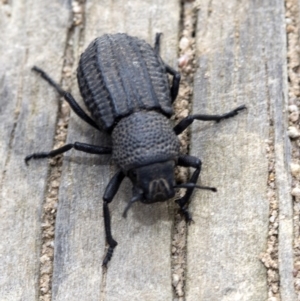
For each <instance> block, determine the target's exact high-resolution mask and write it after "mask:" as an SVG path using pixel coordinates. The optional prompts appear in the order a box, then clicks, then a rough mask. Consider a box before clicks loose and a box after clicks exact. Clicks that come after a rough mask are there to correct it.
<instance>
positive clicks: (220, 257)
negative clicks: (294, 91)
mask: <svg viewBox="0 0 300 301" xmlns="http://www.w3.org/2000/svg"><path fill="white" fill-rule="evenodd" d="M198 2H199V4H200V10H199V12H198V21H197V30H196V47H197V53H196V57H197V64H198V67H197V72H196V76H195V87H194V97H193V112H195V113H196V112H201V113H222V112H226V111H229V110H231V109H232V108H234V107H235V106H237V105H240V104H243V103H245V104H246V105H247V107H248V110H247V111H246V112H243V113H241V114H239V116H237V117H235V118H233V119H229V120H226V121H224V122H222V123H220V124H213V123H207V124H203V123H200V122H195V124H194V125H193V127H192V135H191V140H192V143H191V154H193V155H196V156H199V157H200V158H201V159H202V161H203V173H202V176H201V181H202V183H203V184H207V185H211V186H217V187H218V193H217V194H212V193H206V192H203V191H199V192H197V193H196V194H195V196H194V198H193V202H192V206H191V211H192V212H193V219H194V220H195V223H194V224H192V225H191V226H190V227H189V229H188V241H187V243H188V245H187V271H186V272H187V277H186V299H187V300H188V301H190V300H191V301H193V300H226V301H231V300H259V301H260V300H267V277H266V271H265V268H264V267H263V265H262V264H261V262H260V261H259V255H260V253H262V252H264V251H265V249H266V239H267V232H268V214H269V208H268V206H269V204H268V200H267V196H266V195H267V188H266V185H267V178H268V168H269V167H268V161H267V159H266V140H270V139H273V143H274V145H275V157H276V166H275V168H276V175H277V177H276V187H277V194H276V195H277V198H278V200H279V203H280V206H281V220H282V222H281V223H280V231H279V233H280V242H279V247H280V248H279V257H280V260H281V261H280V266H279V267H280V273H281V300H282V301H293V300H295V296H294V292H293V278H292V264H293V262H292V229H291V226H292V224H291V208H290V204H291V203H290V196H289V191H288V189H289V188H288V187H289V183H288V175H287V161H288V158H287V157H285V156H287V154H288V152H289V150H288V143H287V141H286V136H285V116H284V113H283V112H284V109H285V103H286V74H285V72H286V71H285V70H286V44H285V30H284V1H282V0H277V1H271V0H269V1H267V0H264V1H250V0H243V1H234V0H230V1H226V2H221V1H208V0H207V1H206V0H202V1H198ZM84 7H85V12H84V14H85V21H84V26H83V31H82V33H81V32H80V30H79V29H80V28H77V29H75V35H74V36H75V38H74V39H73V46H72V47H73V50H74V57H73V59H74V64H75V65H74V70H73V74H75V72H76V70H75V69H76V64H77V63H76V62H77V61H78V58H79V54H80V53H81V52H82V51H83V50H84V48H85V47H86V46H87V45H88V44H89V42H90V41H91V40H92V39H94V38H95V37H96V36H99V35H101V34H103V33H112V32H127V33H129V34H132V35H135V36H138V37H141V38H144V39H145V40H147V41H148V42H150V43H153V40H154V36H155V33H156V32H163V33H164V36H163V43H162V49H161V55H162V57H163V58H164V59H165V60H166V62H167V63H168V64H170V65H171V66H174V67H175V68H176V61H177V48H178V38H179V36H180V28H179V25H180V14H181V12H180V1H175V0H172V1H161V0H151V1H138V0H135V1H128V2H125V1H108V0H102V1H92V0H87V1H86V3H85V4H84ZM71 12H72V8H71V3H70V2H69V1H63V0H61V1H58V0H54V1H51V2H49V3H46V2H39V1H35V0H30V1H29V2H28V1H26V2H25V1H14V2H13V3H12V4H11V3H7V2H6V1H4V2H2V4H0V29H1V39H0V53H1V57H0V104H1V106H0V118H1V125H2V126H1V127H0V139H1V140H0V141H1V142H0V143H1V147H0V168H1V182H0V193H1V196H0V236H1V243H0V300H12V301H15V300H38V297H39V277H40V276H39V260H40V254H41V251H40V248H41V228H42V225H41V211H42V203H43V200H44V198H45V195H46V187H47V183H48V182H49V180H48V179H47V174H48V169H49V168H48V164H47V163H46V161H45V162H44V163H43V162H42V161H36V162H30V167H29V168H27V167H26V166H25V164H24V162H23V159H24V157H25V156H26V155H27V154H29V153H31V152H32V151H42V150H48V149H51V148H52V146H53V139H54V132H55V122H56V119H57V112H58V109H57V108H58V104H57V100H58V97H57V94H56V93H55V92H54V91H53V89H52V88H51V87H49V85H48V84H47V83H45V82H44V81H42V80H41V79H40V78H39V77H37V76H36V75H35V74H33V73H32V72H31V71H30V68H31V67H32V66H33V65H34V64H36V65H39V66H41V67H43V68H44V69H45V70H47V71H48V72H49V74H51V75H52V76H53V78H55V79H56V80H57V81H61V77H62V72H61V70H62V66H63V56H64V53H65V49H66V47H67V44H68V36H69V32H70V31H69V26H70V24H71V23H70V22H71V15H72V14H71ZM76 37H77V38H76ZM72 93H73V94H74V96H75V98H76V99H78V100H79V102H80V104H82V101H81V98H80V96H79V92H78V88H77V84H76V81H75V79H74V83H73V87H72ZM270 124H271V125H270ZM272 133H274V138H272V137H273V136H272ZM67 141H68V142H75V141H81V142H86V143H98V141H101V143H102V144H106V143H107V144H108V143H109V141H108V137H106V136H105V135H103V134H99V133H96V131H95V130H93V129H91V128H90V127H88V126H87V125H86V124H84V122H83V121H81V120H79V118H78V117H77V116H75V115H74V114H73V113H71V119H70V123H69V129H68V139H67ZM115 171H116V168H115V167H114V165H113V164H111V162H110V161H109V157H108V156H102V157H98V156H93V155H86V154H84V153H76V152H75V151H71V152H69V153H67V154H66V155H65V158H64V164H63V173H62V179H61V183H60V194H59V207H58V214H57V222H56V237H55V243H54V246H55V259H54V275H53V287H52V293H53V296H52V299H53V300H108V301H111V300H122V301H123V300H124V301H127V300H147V301H148V300H149V301H150V300H172V299H173V298H174V297H173V292H172V286H171V282H172V280H171V259H170V258H171V239H172V237H171V233H172V226H173V225H172V222H173V211H172V210H171V209H170V207H169V204H167V203H165V204H160V205H156V206H151V207H150V206H143V205H135V206H134V207H133V208H132V210H131V211H130V212H129V214H128V217H127V219H126V220H124V219H123V218H122V217H121V215H122V211H123V209H124V207H125V205H126V201H128V199H129V198H130V196H131V189H130V187H131V185H130V183H129V181H124V183H123V185H122V188H121V189H120V191H119V193H118V194H117V196H116V198H115V200H114V201H113V203H112V204H111V206H110V209H111V215H112V231H113V235H114V237H115V239H116V240H117V241H118V243H119V245H118V246H117V248H116V249H115V253H114V257H113V260H112V261H111V263H110V264H109V268H108V271H107V273H106V272H105V273H103V271H102V267H101V263H102V260H103V255H104V251H105V237H104V227H103V220H102V219H103V217H102V195H103V192H104V189H105V187H106V185H107V183H108V181H109V179H110V177H111V176H112V175H113V174H114V172H115Z"/></svg>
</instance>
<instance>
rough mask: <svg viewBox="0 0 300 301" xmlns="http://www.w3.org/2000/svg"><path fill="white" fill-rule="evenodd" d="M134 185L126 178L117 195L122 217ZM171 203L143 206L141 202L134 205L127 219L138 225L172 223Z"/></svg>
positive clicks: (119, 211) (171, 200) (119, 212)
mask: <svg viewBox="0 0 300 301" xmlns="http://www.w3.org/2000/svg"><path fill="white" fill-rule="evenodd" d="M131 191H132V183H131V181H130V180H129V179H128V178H125V179H124V181H123V183H122V186H121V188H120V190H119V192H118V194H117V203H118V204H116V205H115V206H117V207H118V213H117V214H120V215H122V214H123V212H124V209H125V208H126V206H127V204H128V202H129V201H130V200H131V197H132V192H131ZM170 202H174V200H173V199H170V200H168V201H166V202H157V203H152V204H143V203H141V202H137V203H134V204H133V205H132V206H131V207H130V209H129V211H128V214H127V217H126V219H134V220H136V221H137V222H138V223H140V224H142V225H145V226H151V225H153V224H156V223H159V222H161V221H170V220H171V219H172V216H171V214H170V206H171V204H170Z"/></svg>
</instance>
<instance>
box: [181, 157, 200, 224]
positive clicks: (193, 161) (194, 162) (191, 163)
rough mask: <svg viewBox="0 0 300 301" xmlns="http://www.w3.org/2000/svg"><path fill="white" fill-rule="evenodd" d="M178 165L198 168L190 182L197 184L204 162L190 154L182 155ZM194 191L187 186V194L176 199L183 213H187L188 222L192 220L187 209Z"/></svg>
mask: <svg viewBox="0 0 300 301" xmlns="http://www.w3.org/2000/svg"><path fill="white" fill-rule="evenodd" d="M178 165H179V166H183V167H194V168H195V169H196V170H195V171H194V172H193V174H192V176H191V178H190V180H189V182H188V183H193V184H196V183H197V181H198V178H199V175H200V172H201V166H202V162H201V160H200V159H199V158H197V157H194V156H189V155H181V156H179V158H178ZM193 191H194V188H193V187H192V188H187V191H186V193H185V195H184V196H183V197H182V198H181V199H179V200H176V203H177V204H178V205H179V207H180V209H181V211H182V213H183V214H184V215H185V218H186V220H187V221H188V222H190V221H192V218H191V215H190V213H189V211H188V209H187V207H188V204H189V199H190V197H191V195H192V193H193Z"/></svg>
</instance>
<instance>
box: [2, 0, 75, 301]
mask: <svg viewBox="0 0 300 301" xmlns="http://www.w3.org/2000/svg"><path fill="white" fill-rule="evenodd" d="M69 14H70V10H69V8H68V5H67V4H66V3H65V1H56V0H54V1H50V2H49V3H48V2H42V1H16V2H13V6H11V3H10V2H9V3H7V4H3V3H1V4H0V28H1V39H0V53H1V56H0V91H1V92H0V94H1V96H0V102H1V108H0V114H1V117H0V119H1V127H0V139H1V142H0V144H1V147H0V162H1V163H0V167H1V184H0V185H1V186H0V192H1V196H0V233H1V234H0V237H1V243H0V299H1V300H37V298H38V278H39V273H38V272H39V257H40V245H41V239H40V233H41V223H40V216H41V209H42V203H43V196H44V191H45V187H46V183H47V170H48V166H47V165H48V164H47V163H46V164H35V163H37V162H35V163H33V164H32V167H33V169H29V168H27V167H26V165H25V163H24V157H25V156H26V155H27V154H28V153H31V152H32V151H33V149H35V150H41V148H42V147H44V148H46V149H51V148H52V145H53V135H54V130H55V120H56V112H57V103H56V99H57V96H56V95H55V93H54V91H53V90H51V89H49V88H48V87H47V88H42V86H44V87H46V86H47V85H46V84H45V83H42V82H40V83H39V84H38V85H37V81H36V77H35V76H34V74H33V73H32V72H31V71H30V69H31V67H32V66H33V64H38V63H40V62H42V61H44V60H45V68H48V70H49V72H51V73H52V74H53V75H54V76H57V77H59V73H60V68H59V66H61V64H62V57H63V53H64V48H65V41H66V33H67V23H68V20H69V19H68V16H69ZM58 33H59V34H58ZM45 48H47V50H46V52H43V51H44V49H45Z"/></svg>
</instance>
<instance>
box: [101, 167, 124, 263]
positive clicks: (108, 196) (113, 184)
mask: <svg viewBox="0 0 300 301" xmlns="http://www.w3.org/2000/svg"><path fill="white" fill-rule="evenodd" d="M124 177H125V175H124V173H123V172H122V170H119V171H118V172H117V173H116V174H115V175H114V176H113V177H112V179H111V180H110V182H109V183H108V185H107V187H106V189H105V193H104V196H103V216H104V226H105V235H106V242H107V244H108V245H109V247H108V250H107V252H106V255H105V257H104V260H103V264H102V265H103V266H106V265H107V263H108V262H109V261H110V259H111V257H112V255H113V252H114V248H115V247H116V246H117V244H118V243H117V242H116V241H115V240H114V239H113V237H112V235H111V225H110V213H109V209H108V204H109V203H110V202H111V201H112V200H113V198H114V196H115V194H116V193H117V191H118V189H119V187H120V185H121V183H122V181H123V179H124Z"/></svg>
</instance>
